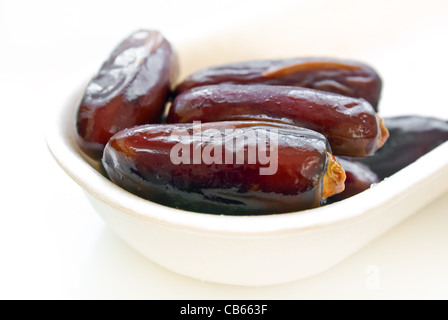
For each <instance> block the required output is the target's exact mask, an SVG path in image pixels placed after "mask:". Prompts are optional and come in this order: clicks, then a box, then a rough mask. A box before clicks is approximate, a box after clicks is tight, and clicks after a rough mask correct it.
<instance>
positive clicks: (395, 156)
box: [359, 115, 448, 180]
mask: <svg viewBox="0 0 448 320" xmlns="http://www.w3.org/2000/svg"><path fill="white" fill-rule="evenodd" d="M384 121H385V123H386V127H387V128H388V130H389V132H390V138H389V140H388V141H387V142H386V144H385V145H384V146H383V148H381V149H380V150H378V152H377V153H375V155H373V156H372V157H367V158H363V159H359V161H360V162H361V163H363V164H365V165H367V166H368V167H369V168H370V169H371V170H372V171H374V172H375V173H376V174H377V175H378V177H379V178H380V179H381V180H383V179H385V178H387V177H390V176H391V175H393V174H394V173H396V172H398V171H400V170H401V169H403V168H404V167H406V166H408V165H410V164H411V163H412V162H414V161H416V160H417V159H419V158H420V157H422V156H423V155H425V154H426V153H428V152H429V151H431V150H433V149H435V148H436V147H438V146H439V145H441V144H442V143H444V142H445V141H447V140H448V121H446V120H442V119H438V118H434V117H426V116H419V115H402V116H395V117H387V118H384Z"/></svg>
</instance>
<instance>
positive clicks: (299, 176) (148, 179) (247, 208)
mask: <svg viewBox="0 0 448 320" xmlns="http://www.w3.org/2000/svg"><path fill="white" fill-rule="evenodd" d="M263 132H264V133H265V134H266V135H267V136H269V137H270V138H269V148H267V150H270V151H269V152H270V154H271V156H272V155H273V154H274V153H275V152H274V153H272V152H273V151H272V150H273V149H271V146H273V143H274V141H277V158H275V157H272V159H271V160H272V161H277V165H276V166H275V167H276V170H275V171H272V172H270V174H260V173H261V171H260V169H261V168H266V167H268V166H270V165H271V164H272V163H271V164H269V165H268V164H267V163H266V161H265V162H263V163H262V162H260V161H259V159H258V160H257V161H255V162H249V160H248V159H249V153H248V152H249V150H251V148H253V147H257V148H260V143H258V145H257V141H258V142H259V140H257V139H255V140H254V139H252V138H250V137H251V135H250V134H251V133H256V134H257V137H260V135H259V134H260V133H263ZM271 132H274V133H273V134H274V135H273V136H270V133H271ZM245 135H246V138H247V140H245V142H244V144H238V143H237V142H235V141H238V140H237V139H238V138H242V137H245ZM212 136H213V138H211V137H212ZM220 137H222V139H221V138H220ZM275 137H276V138H275ZM271 138H272V140H271ZM274 138H275V139H276V140H275V139H274ZM229 141H234V142H233V143H234V144H233V145H231V146H229V144H228V143H229ZM240 141H241V140H240ZM179 142H181V143H182V144H181V146H182V148H186V149H182V151H181V152H180V151H179V150H180V149H176V148H177V147H179ZM237 145H238V146H240V147H239V148H237V147H236V146H237ZM210 147H213V148H214V149H213V155H214V156H216V155H217V154H219V152H222V153H224V154H225V153H226V152H227V154H225V156H223V157H222V158H221V162H220V161H219V160H218V159H216V158H214V159H215V160H213V161H209V160H206V157H205V155H206V154H208V155H210V154H211V153H210V149H209V148H210ZM173 150H174V151H173ZM186 150H188V152H187V151H186ZM207 150H208V151H207ZM242 150H243V152H245V161H242V162H238V161H236V159H237V157H238V156H240V155H241V151H242ZM329 150H330V149H329V146H328V143H327V141H326V139H325V137H324V136H322V135H320V134H319V133H316V132H314V131H311V130H307V129H302V128H297V127H295V126H284V125H277V124H275V123H265V122H256V121H226V122H214V123H202V124H199V125H198V123H195V124H192V123H189V124H159V125H156V124H149V125H144V126H139V127H135V128H132V129H126V130H123V131H122V132H119V133H118V134H116V135H115V136H114V137H112V139H111V140H110V141H109V143H108V144H107V146H106V148H105V150H104V156H103V165H104V168H105V170H106V171H107V174H108V175H109V177H110V179H111V180H112V181H113V182H114V183H115V184H117V185H118V186H120V187H122V188H124V189H126V190H127V191H129V192H131V193H133V194H135V195H137V196H140V197H142V198H145V199H148V200H151V201H154V202H157V203H159V204H162V205H166V206H170V207H175V208H179V209H183V210H188V211H194V212H201V213H213V214H227V215H260V214H276V213H284V212H292V211H298V210H304V209H310V208H315V207H318V206H320V205H321V204H322V203H323V202H324V201H325V199H326V198H327V197H330V196H331V195H333V194H335V193H338V192H341V191H342V190H343V188H344V180H345V173H344V171H343V169H342V167H341V166H340V165H339V163H338V162H337V161H336V159H335V158H334V157H333V156H332V155H331V153H329ZM197 152H199V158H195V157H196V155H197V154H198V153H197ZM207 152H208V153H207ZM201 155H202V158H201ZM184 156H185V158H183V157H184ZM229 156H230V158H227V157H229ZM178 157H182V159H183V161H179V158H178ZM224 158H225V161H224ZM173 159H174V161H173ZM176 159H177V160H176ZM187 159H188V160H187ZM195 159H199V161H196V160H195ZM230 159H233V160H232V161H229V160H230Z"/></svg>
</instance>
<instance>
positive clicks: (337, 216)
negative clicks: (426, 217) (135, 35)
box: [45, 67, 448, 236]
mask: <svg viewBox="0 0 448 320" xmlns="http://www.w3.org/2000/svg"><path fill="white" fill-rule="evenodd" d="M86 70H89V71H88V72H86ZM91 70H93V69H92V68H91V67H89V68H84V69H82V70H80V71H78V72H77V73H76V74H74V75H72V76H71V77H68V78H67V79H66V81H63V82H62V83H61V84H60V85H59V88H58V90H57V91H58V93H59V94H58V99H54V105H53V106H52V107H53V108H50V110H51V111H50V112H52V114H50V116H49V120H48V123H47V125H46V132H45V138H46V143H47V146H48V149H49V151H50V153H51V154H52V156H53V158H54V159H55V160H56V162H57V163H58V165H59V166H60V167H61V168H62V169H63V171H65V173H66V174H68V175H69V176H70V177H71V178H72V179H73V180H74V181H75V182H76V183H77V184H78V185H80V187H81V188H82V189H84V191H85V192H87V193H88V194H90V195H91V196H93V197H94V198H96V199H98V200H100V201H101V202H103V203H105V204H107V205H109V206H111V207H114V208H115V209H117V210H118V211H119V212H122V213H124V214H127V215H130V216H133V217H135V218H137V219H141V220H142V221H147V222H151V223H157V224H163V225H164V226H165V227H170V228H182V229H187V230H189V231H191V232H201V233H204V232H206V233H214V234H222V235H228V234H232V235H233V236H235V235H240V236H249V235H250V236H258V235H267V234H271V235H278V234H285V235H287V234H290V233H295V232H297V231H299V230H300V231H313V230H316V229H319V228H321V227H328V226H338V225H340V224H345V223H352V222H354V221H356V220H358V219H367V218H369V216H371V215H374V214H376V213H377V212H378V210H379V209H380V208H381V207H383V206H388V205H392V204H393V203H395V202H397V201H400V199H401V198H402V197H403V194H406V193H407V192H409V191H411V190H410V189H415V188H419V186H420V185H422V184H424V183H423V182H424V181H427V180H431V179H436V175H437V173H438V171H439V170H441V169H445V170H448V158H446V157H443V155H444V154H445V155H446V154H447V153H448V142H446V143H444V144H442V145H441V146H439V147H437V148H436V149H434V150H432V151H431V152H429V153H427V154H426V155H424V156H423V157H421V158H420V159H418V160H417V161H415V162H414V163H412V164H411V165H409V166H407V167H406V168H404V169H402V170H401V171H399V172H397V173H396V174H394V175H393V176H391V177H389V178H387V179H385V180H383V181H381V182H380V183H378V184H376V185H374V186H373V187H372V188H370V189H369V190H366V191H364V192H362V193H360V194H357V195H355V196H353V197H351V198H348V199H345V200H343V201H339V202H336V203H333V204H328V205H326V206H322V207H319V208H314V209H308V210H303V211H297V212H291V213H282V214H272V215H257V216H227V215H218V214H206V213H196V212H190V211H184V210H181V209H176V208H171V207H167V206H164V205H160V204H157V203H154V202H151V201H149V200H145V199H142V198H140V197H138V196H135V195H133V194H131V193H129V192H128V191H126V190H124V189H122V188H120V187H118V186H117V185H115V184H113V183H112V182H111V181H110V180H108V179H107V178H105V177H104V176H103V175H102V174H101V173H100V172H99V171H98V170H97V169H95V163H94V162H91V161H89V159H88V158H87V157H86V156H85V155H84V154H83V153H82V151H81V150H80V149H79V148H78V147H77V144H76V141H75V135H74V132H75V120H74V119H75V113H76V110H77V106H78V104H79V100H80V97H81V96H82V93H83V92H84V88H85V86H86V84H87V80H86V79H87V78H88V77H86V74H90V71H91ZM377 199H381V201H377Z"/></svg>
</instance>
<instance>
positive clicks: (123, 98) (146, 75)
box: [76, 30, 178, 159]
mask: <svg viewBox="0 0 448 320" xmlns="http://www.w3.org/2000/svg"><path fill="white" fill-rule="evenodd" d="M177 74H178V61H177V56H176V53H175V51H174V49H173V47H172V46H171V44H170V43H169V42H168V41H167V40H166V39H165V38H164V37H163V35H162V34H161V33H160V32H158V31H156V30H138V31H136V32H134V33H132V34H131V35H130V36H128V37H127V38H126V39H124V40H123V41H122V42H121V43H120V44H119V45H118V46H117V47H116V48H115V49H114V51H113V52H112V53H111V55H110V56H109V58H108V59H107V61H105V62H104V63H103V65H102V66H101V68H100V70H99V71H98V73H97V74H96V75H95V76H94V77H93V79H91V80H90V82H89V84H88V85H87V88H86V90H85V92H84V95H83V98H82V101H81V103H80V106H79V108H78V112H77V118H76V129H77V142H78V144H79V146H80V147H81V149H82V150H83V151H84V152H85V153H87V154H88V155H89V156H91V157H92V158H94V159H101V156H102V152H103V149H104V146H105V145H106V143H107V141H108V140H109V139H110V137H112V135H114V134H115V133H117V132H118V131H120V130H122V129H125V128H130V127H133V126H136V125H141V124H144V123H155V122H159V121H160V119H161V116H162V113H163V112H164V109H165V104H166V102H167V99H168V98H169V95H170V92H171V89H172V88H173V87H174V83H175V81H176V77H177Z"/></svg>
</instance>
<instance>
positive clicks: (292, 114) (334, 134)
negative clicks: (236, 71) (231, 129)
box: [167, 84, 388, 157]
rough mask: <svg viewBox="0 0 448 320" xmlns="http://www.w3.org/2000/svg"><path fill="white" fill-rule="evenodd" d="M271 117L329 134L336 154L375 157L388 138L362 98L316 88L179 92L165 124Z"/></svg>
mask: <svg viewBox="0 0 448 320" xmlns="http://www.w3.org/2000/svg"><path fill="white" fill-rule="evenodd" d="M247 119H251V120H254V119H258V120H260V119H261V120H267V119H268V120H270V121H278V122H285V123H289V124H294V125H298V126H302V127H306V128H308V129H311V130H315V131H317V132H319V133H321V134H323V135H324V136H326V137H327V139H328V141H329V142H330V145H331V148H332V150H333V152H334V154H335V155H345V156H354V157H365V156H368V155H373V154H374V153H375V152H376V150H378V149H379V148H380V147H381V146H382V145H383V144H384V142H385V141H386V140H387V137H388V132H387V129H386V128H385V127H384V125H383V122H382V119H381V118H380V117H379V116H378V114H377V113H376V112H375V110H374V109H373V108H372V106H371V105H370V104H369V103H368V102H367V101H365V100H364V99H357V98H352V97H346V96H342V95H339V94H334V93H329V92H323V91H319V90H314V89H307V88H299V87H291V86H271V85H235V84H220V85H210V86H203V87H198V88H193V89H191V90H189V91H185V92H183V93H182V94H180V95H178V96H177V97H176V98H175V99H174V101H173V103H172V105H171V108H170V111H169V114H168V117H167V122H168V123H186V122H192V121H202V122H212V121H228V120H247Z"/></svg>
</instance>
